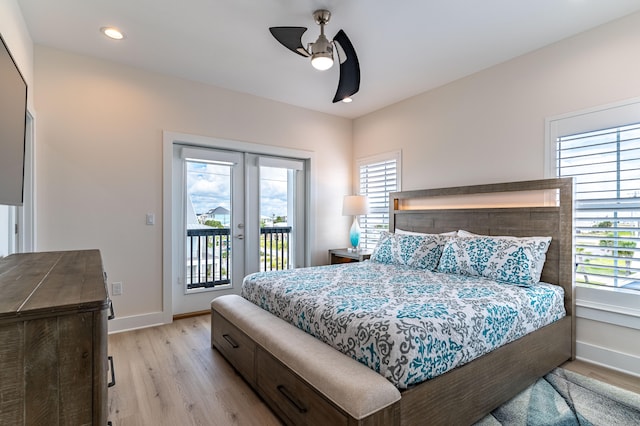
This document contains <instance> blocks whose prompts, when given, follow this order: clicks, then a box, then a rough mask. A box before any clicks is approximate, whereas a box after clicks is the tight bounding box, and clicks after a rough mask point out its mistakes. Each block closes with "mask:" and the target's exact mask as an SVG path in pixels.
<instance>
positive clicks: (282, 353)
mask: <svg viewBox="0 0 640 426" xmlns="http://www.w3.org/2000/svg"><path fill="white" fill-rule="evenodd" d="M211 311H212V316H211V341H212V346H214V347H216V348H217V349H218V350H219V351H220V352H221V353H222V354H223V355H224V356H225V358H227V359H228V360H229V362H230V363H231V364H232V365H233V366H234V367H235V368H236V370H237V371H238V372H239V373H240V374H242V375H243V377H244V378H245V379H246V380H247V382H249V384H251V386H252V387H254V389H256V390H257V391H258V393H260V394H261V396H263V398H265V400H266V401H267V402H268V403H269V405H271V406H272V407H271V408H273V409H274V410H275V411H276V412H277V413H278V414H279V415H281V416H282V415H284V416H285V417H289V418H288V420H289V422H291V423H294V422H296V418H291V417H292V416H294V417H295V416H297V415H298V414H299V415H301V416H302V415H307V414H309V413H306V412H307V411H308V408H307V407H306V406H305V404H304V401H298V397H299V396H300V395H302V394H304V392H305V391H306V392H308V393H309V394H311V395H316V396H318V398H317V399H319V400H320V401H319V404H320V405H319V407H320V409H319V411H327V410H335V411H336V413H335V414H336V415H338V418H339V417H340V416H342V415H343V414H346V415H347V417H344V419H345V421H346V423H345V424H358V423H362V424H368V423H378V422H380V420H383V419H384V420H383V421H384V422H385V423H388V424H398V423H399V412H398V410H399V403H398V402H399V401H400V392H399V391H398V389H397V388H396V387H395V386H393V385H392V384H391V383H390V382H389V381H388V380H386V379H385V378H384V377H382V376H381V375H379V374H377V373H376V372H374V371H373V370H371V369H369V368H368V367H366V366H364V365H362V364H360V363H359V362H357V361H355V360H353V359H352V358H350V357H348V356H346V355H344V354H341V353H340V352H338V351H337V350H335V349H333V348H332V347H330V346H329V345H326V344H325V343H323V342H321V341H320V340H318V339H316V338H315V337H313V336H311V335H309V334H307V333H305V332H303V331H302V330H300V329H298V328H296V327H294V326H292V325H290V324H288V323H287V322H285V321H283V320H281V319H279V318H277V317H275V316H273V315H271V314H269V313H268V312H266V311H264V310H263V309H260V308H259V307H258V306H256V305H254V304H253V303H251V302H249V301H247V300H245V299H243V298H242V297H240V296H235V295H229V296H221V297H218V298H217V299H215V300H214V301H213V302H211ZM309 359H313V362H312V363H310V362H309ZM285 366H286V367H285ZM279 369H280V370H279ZM288 376H291V377H288ZM275 381H282V382H283V383H282V384H276V383H275ZM270 382H273V383H270ZM287 387H289V389H288V388H287ZM273 389H277V391H278V392H275V391H274V390H273ZM278 393H280V394H282V395H279V396H282V397H283V398H285V399H287V400H288V403H290V404H289V405H290V406H291V407H293V408H291V407H289V408H288V409H291V410H292V411H293V414H292V415H288V413H287V411H286V410H287V408H285V411H284V412H283V411H282V410H281V409H280V407H278V406H277V405H278V402H277V401H275V402H274V399H275V398H276V397H278V395H277V394H278ZM274 394H275V395H274ZM311 399H313V396H312V397H311ZM323 400H326V401H323ZM310 403H312V402H310ZM322 404H325V405H326V406H327V407H329V408H328V409H327V407H324V406H323V405H322ZM273 405H276V407H274V406H273ZM285 405H286V404H285ZM335 407H337V409H335ZM340 411H342V412H343V413H340ZM374 413H377V414H375V415H374ZM349 417H350V419H349ZM374 418H377V420H376V419H374ZM363 419H364V420H365V421H362V420H363ZM367 419H368V420H367ZM354 420H355V422H354ZM369 420H373V421H372V422H370V421H369ZM337 423H338V424H339V423H342V422H341V421H337ZM378 424H382V423H378Z"/></svg>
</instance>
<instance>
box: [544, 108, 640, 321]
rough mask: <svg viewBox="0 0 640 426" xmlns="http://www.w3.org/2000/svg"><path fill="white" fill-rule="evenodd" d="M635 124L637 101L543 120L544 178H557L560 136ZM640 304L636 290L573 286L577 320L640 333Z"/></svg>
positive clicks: (639, 117) (638, 111)
mask: <svg viewBox="0 0 640 426" xmlns="http://www.w3.org/2000/svg"><path fill="white" fill-rule="evenodd" d="M638 121H640V98H634V99H628V100H625V101H621V102H616V103H612V104H607V105H602V106H597V107H593V108H589V109H585V110H581V111H575V112H570V113H566V114H562V115H558V116H554V117H548V118H546V119H545V156H544V163H545V164H544V174H545V177H546V178H555V177H556V176H557V171H556V164H557V163H556V139H557V138H558V137H559V136H562V135H569V134H576V133H584V132H588V131H591V130H596V129H604V128H612V127H619V126H624V125H626V124H630V123H637V122H638ZM574 253H575V249H574ZM574 280H575V277H574ZM639 305H640V292H638V291H637V290H630V289H624V288H614V287H608V286H602V285H593V284H586V283H577V284H576V314H577V316H578V317H580V318H585V319H589V320H594V321H600V322H605V323H610V324H615V325H619V326H624V327H629V328H633V329H636V330H640V310H638V308H637V307H638V306H639Z"/></svg>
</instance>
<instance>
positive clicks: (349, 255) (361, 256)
mask: <svg viewBox="0 0 640 426" xmlns="http://www.w3.org/2000/svg"><path fill="white" fill-rule="evenodd" d="M370 257H371V250H359V251H349V250H347V249H346V248H342V249H331V250H329V263H330V264H332V265H333V264H336V263H349V262H362V261H363V260H367V259H369V258H370Z"/></svg>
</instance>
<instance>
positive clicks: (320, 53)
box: [311, 33, 333, 71]
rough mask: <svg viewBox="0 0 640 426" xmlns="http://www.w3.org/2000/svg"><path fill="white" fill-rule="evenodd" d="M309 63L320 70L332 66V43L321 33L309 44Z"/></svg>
mask: <svg viewBox="0 0 640 426" xmlns="http://www.w3.org/2000/svg"><path fill="white" fill-rule="evenodd" d="M311 65H313V67H314V68H315V69H317V70H320V71H324V70H328V69H329V68H331V67H332V66H333V45H332V44H331V42H330V41H329V40H327V37H325V35H324V34H323V33H321V34H320V36H319V37H318V39H317V40H316V42H315V43H313V44H311Z"/></svg>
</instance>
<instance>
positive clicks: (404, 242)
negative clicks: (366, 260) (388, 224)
mask: <svg viewBox="0 0 640 426" xmlns="http://www.w3.org/2000/svg"><path fill="white" fill-rule="evenodd" d="M447 239H448V238H447V237H443V236H441V235H434V234H423V235H411V234H393V233H390V232H386V231H384V232H382V233H381V234H380V239H379V240H378V244H377V245H376V247H375V249H373V253H372V254H371V258H370V260H371V261H372V262H378V263H387V264H395V265H405V266H410V267H412V268H417V269H428V270H430V271H433V270H435V269H436V267H437V266H438V261H439V260H440V256H441V255H442V249H443V247H444V242H445V241H446V240H447Z"/></svg>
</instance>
